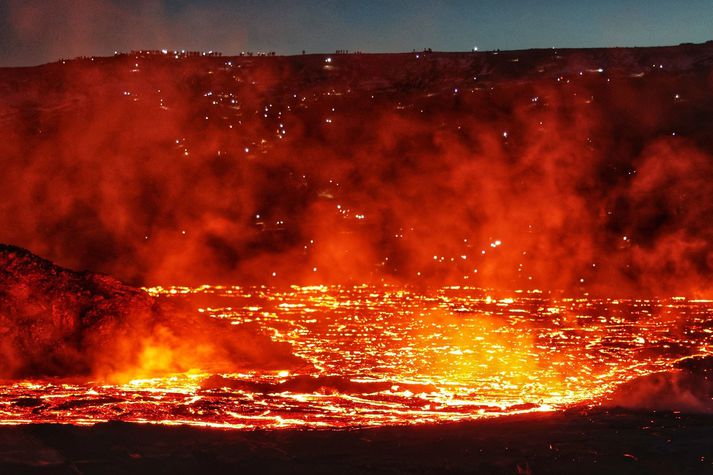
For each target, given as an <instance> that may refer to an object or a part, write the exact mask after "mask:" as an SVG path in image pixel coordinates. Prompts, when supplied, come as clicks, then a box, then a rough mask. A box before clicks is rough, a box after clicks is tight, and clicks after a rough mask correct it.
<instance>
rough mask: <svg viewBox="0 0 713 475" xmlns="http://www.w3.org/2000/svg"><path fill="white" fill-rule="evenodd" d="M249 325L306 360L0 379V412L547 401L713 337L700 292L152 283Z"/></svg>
mask: <svg viewBox="0 0 713 475" xmlns="http://www.w3.org/2000/svg"><path fill="white" fill-rule="evenodd" d="M148 291H149V292H150V293H151V294H154V295H164V296H167V297H168V298H170V299H182V300H186V301H188V303H190V304H192V305H193V306H195V307H196V308H197V309H198V311H199V312H201V313H202V314H203V315H204V316H205V318H221V319H227V320H230V321H231V322H233V323H235V324H239V323H251V324H254V325H257V326H259V328H260V329H261V331H262V332H264V333H266V334H268V335H270V336H271V337H272V338H273V339H275V340H279V341H284V342H289V343H290V344H292V346H293V348H294V351H295V353H296V354H297V355H298V356H301V357H303V358H304V359H305V360H307V361H310V362H312V363H313V365H314V367H310V368H307V367H306V368H304V370H298V371H293V372H288V371H263V372H246V373H244V374H224V375H211V374H202V373H194V372H189V373H184V374H176V375H172V376H169V377H163V378H155V379H145V380H133V381H131V382H129V383H127V384H124V385H102V384H99V383H94V384H92V383H78V382H71V381H66V380H42V381H24V382H16V383H9V384H6V385H4V386H0V420H1V422H2V423H5V424H17V423H26V422H64V423H73V424H90V423H96V422H101V421H107V420H123V421H132V422H150V423H161V424H192V425H207V426H220V427H234V428H280V427H298V426H305V427H322V426H325V427H331V428H339V427H354V426H369V425H383V424H413V423H422V422H433V421H454V420H462V419H472V418H478V417H487V416H497V415H502V414H510V413H516V412H525V411H548V410H553V409H554V410H556V409H562V408H567V407H571V406H573V405H577V404H586V405H595V404H598V401H599V399H600V397H601V396H602V395H603V394H605V393H607V392H608V391H610V390H611V389H613V388H614V387H615V386H617V385H618V384H620V383H622V382H624V381H627V380H630V379H631V378H633V377H636V376H640V375H644V374H648V373H651V372H655V371H659V370H663V369H669V368H670V367H671V365H672V363H673V362H674V361H676V360H678V359H680V358H682V357H684V356H689V355H693V354H710V353H711V352H712V351H711V350H712V349H713V324H712V323H710V322H711V321H713V320H712V319H711V316H712V314H713V306H712V305H711V302H710V301H703V300H687V299H685V298H672V299H664V300H626V299H618V300H613V299H595V298H586V297H585V298H564V297H562V296H556V295H553V294H548V293H542V292H539V291H531V292H525V291H523V292H514V293H511V294H509V295H505V294H503V293H502V292H492V293H489V292H488V291H486V290H482V289H476V288H465V287H447V288H441V289H437V290H434V291H416V290H415V289H412V288H403V287H394V286H366V285H365V286H354V287H343V286H330V287H326V286H313V287H296V286H295V287H291V288H288V289H278V288H270V287H226V286H208V285H205V286H201V287H198V288H185V287H172V288H158V287H157V288H151V289H148Z"/></svg>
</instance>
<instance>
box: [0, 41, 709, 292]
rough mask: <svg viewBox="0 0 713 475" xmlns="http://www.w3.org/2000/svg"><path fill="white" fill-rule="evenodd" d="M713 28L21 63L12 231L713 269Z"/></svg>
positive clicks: (379, 261)
mask: <svg viewBox="0 0 713 475" xmlns="http://www.w3.org/2000/svg"><path fill="white" fill-rule="evenodd" d="M711 48H712V47H711V45H709V44H706V45H701V46H688V47H686V46H682V47H679V48H668V49H665V48H664V49H642V50H607V51H603V50H593V51H586V52H578V51H563V52H558V51H534V52H509V53H501V54H499V55H495V54H472V55H466V54H463V55H448V54H435V53H434V54H421V55H416V54H406V55H350V56H345V55H337V56H334V57H333V58H331V59H332V61H331V62H329V63H325V57H324V56H319V55H314V56H311V55H308V56H302V57H291V58H263V57H259V58H258V57H250V58H248V57H242V58H241V57H238V58H207V57H198V58H185V57H178V58H175V57H174V55H173V54H171V53H166V54H161V53H159V54H143V53H142V54H131V55H120V56H117V57H115V58H108V59H100V58H97V59H95V60H90V59H87V60H80V61H68V62H67V63H66V64H64V63H61V62H60V63H55V64H50V65H45V66H41V67H37V68H29V69H5V70H2V71H0V89H1V90H2V91H3V92H2V100H0V117H1V118H0V120H1V121H2V127H3V131H4V132H3V133H4V140H3V141H2V143H1V144H0V155H2V156H3V157H4V164H5V165H4V172H3V174H2V175H1V176H0V190H2V200H1V201H0V225H1V226H0V241H5V242H13V243H16V244H19V245H22V246H24V247H28V248H30V249H32V250H33V251H34V252H37V253H39V254H42V255H45V256H47V257H49V258H51V259H52V260H55V261H57V262H59V263H61V264H63V265H67V266H70V267H74V268H85V269H91V270H94V271H101V272H106V273H109V274H112V275H116V276H118V277H120V278H122V279H124V280H128V281H131V282H135V283H172V284H176V283H194V284H195V283H203V282H205V281H214V282H215V281H222V282H238V281H243V280H245V281H253V282H255V281H257V282H263V281H265V282H273V283H304V282H314V281H320V282H341V281H378V280H381V279H386V280H390V281H400V282H408V283H418V284H443V283H449V282H453V283H468V284H471V285H480V286H489V287H505V288H523V287H530V288H534V287H540V288H542V287H545V288H564V289H568V290H573V289H580V288H583V289H586V290H589V291H595V292H600V293H606V294H617V293H665V294H671V293H676V292H689V293H696V292H705V291H707V290H709V289H708V282H709V276H710V271H711V266H713V253H712V252H713V249H712V248H711V242H713V240H712V239H711V238H713V236H711V228H710V226H708V225H707V223H709V222H710V219H711V218H712V217H713V216H712V215H713V207H711V203H713V200H711V197H713V182H711V181H710V180H708V179H707V178H706V177H710V176H711V172H713V170H711V167H713V162H712V161H711V153H712V151H713V143H712V142H711V138H710V135H709V134H708V133H707V127H705V126H702V124H705V123H708V122H709V121H710V120H711V118H712V117H713V102H712V100H711V98H710V95H709V94H707V91H708V90H709V89H710V87H711V81H712V80H711V77H713V76H711V72H710V67H709V65H708V63H705V62H701V61H699V58H701V57H706V55H707V54H709V53H710V50H711ZM696 61H698V63H696ZM659 65H661V67H659ZM674 134H675V135H674Z"/></svg>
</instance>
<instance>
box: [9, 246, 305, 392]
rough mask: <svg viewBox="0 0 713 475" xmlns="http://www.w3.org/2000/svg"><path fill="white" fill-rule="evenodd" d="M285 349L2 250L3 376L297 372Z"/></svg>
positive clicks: (91, 276)
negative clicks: (255, 370) (292, 369)
mask: <svg viewBox="0 0 713 475" xmlns="http://www.w3.org/2000/svg"><path fill="white" fill-rule="evenodd" d="M301 364H303V362H301V360H299V359H298V358H296V357H294V356H292V354H291V353H290V348H289V346H288V345H285V344H281V343H274V342H272V341H271V340H270V339H269V338H268V337H266V336H263V335H260V334H259V333H257V331H255V330H254V329H252V328H249V327H245V326H242V327H236V326H233V325H229V324H224V323H223V322H219V321H215V320H211V319H206V318H201V317H200V316H199V315H198V314H194V313H192V312H191V311H189V310H187V309H184V308H181V307H179V306H176V305H175V304H168V303H167V302H164V301H162V300H160V299H155V298H153V297H151V296H149V295H148V294H146V293H145V292H144V291H142V290H141V289H137V288H134V287H130V286H128V285H125V284H123V283H121V282H119V281H118V280H116V279H114V278H112V277H109V276H106V275H100V274H95V273H91V272H74V271H71V270H67V269H63V268H61V267H58V266H56V265H54V264H52V263H51V262H49V261H47V260H45V259H42V258H40V257H37V256H35V255H33V254H32V253H30V252H29V251H27V250H25V249H22V248H19V247H15V246H10V245H0V377H2V378H31V377H40V376H92V377H99V378H107V379H113V380H121V379H124V378H128V377H138V376H150V375H155V374H159V373H164V372H170V371H184V370H189V369H201V370H206V371H212V370H220V371H232V370H237V369H244V368H255V367H259V368H266V369H283V368H291V367H295V366H296V365H301Z"/></svg>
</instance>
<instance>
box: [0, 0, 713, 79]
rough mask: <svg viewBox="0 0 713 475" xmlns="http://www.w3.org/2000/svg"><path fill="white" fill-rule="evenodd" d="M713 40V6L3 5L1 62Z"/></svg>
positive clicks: (178, 1) (49, 1)
mask: <svg viewBox="0 0 713 475" xmlns="http://www.w3.org/2000/svg"><path fill="white" fill-rule="evenodd" d="M709 39H713V1H711V0H687V1H670V0H669V1H664V0H600V1H597V0H590V1H575V0H569V1H564V0H541V1H535V0H510V1H508V0H500V1H498V0H480V1H478V0H470V1H467V0H466V1H460V0H458V1H437V0H412V1H404V0H360V1H336V0H332V1H329V0H299V1H297V0H288V1H255V0H254V1H250V0H243V1H239V0H236V1H221V0H194V1H189V0H145V1H141V0H0V66H20V65H32V64H39V63H43V62H49V61H54V60H56V59H59V58H69V57H75V56H80V55H110V54H112V53H113V52H114V51H115V50H119V51H126V50H131V49H141V48H145V49H146V48H151V49H162V48H167V49H191V50H211V49H212V50H218V51H222V52H223V53H225V54H234V53H237V52H240V51H241V50H245V51H276V52H277V53H278V54H295V53H299V52H301V51H302V50H303V49H304V50H307V51H308V52H331V51H334V50H335V49H348V50H361V51H364V52H380V51H389V52H393V51H411V50H412V49H414V48H416V49H423V48H425V47H430V48H433V49H434V50H448V51H465V50H470V49H472V48H473V47H474V46H477V47H478V48H479V49H481V50H488V49H521V48H539V47H552V46H557V47H593V46H650V45H669V44H678V43H681V42H704V41H707V40H709Z"/></svg>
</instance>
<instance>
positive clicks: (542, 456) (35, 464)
mask: <svg viewBox="0 0 713 475" xmlns="http://www.w3.org/2000/svg"><path fill="white" fill-rule="evenodd" d="M712 427H713V417H712V416H701V415H698V416H694V415H681V414H675V413H671V412H663V413H656V412H626V411H594V412H590V413H579V412H576V413H575V412H570V413H559V414H532V415H527V416H513V417H506V418H502V419H496V420H488V421H481V422H470V423H461V424H445V425H435V426H417V427H401V428H399V427H389V428H379V429H360V430H352V431H339V432H334V431H269V432H263V431H258V432H239V431H222V430H208V429H196V428H188V427H162V426H149V425H131V424H123V423H109V424H101V425H97V426H94V427H72V426H48V425H35V426H18V427H2V428H0V472H2V473H53V474H65V473H66V474H76V473H83V474H94V473H97V474H99V473H101V474H107V473H109V474H113V473H117V474H118V473H132V474H142V473H151V474H155V473H277V474H280V473H285V474H288V473H289V474H302V473H304V474H310V475H315V474H332V473H340V474H356V473H376V474H407V473H410V474H413V473H419V474H421V473H449V474H500V473H503V474H542V473H561V474H571V473H577V474H580V475H583V474H595V473H627V474H659V473H660V474H683V473H686V474H698V473H701V474H703V473H713V444H711V441H712V440H713V429H712Z"/></svg>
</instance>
